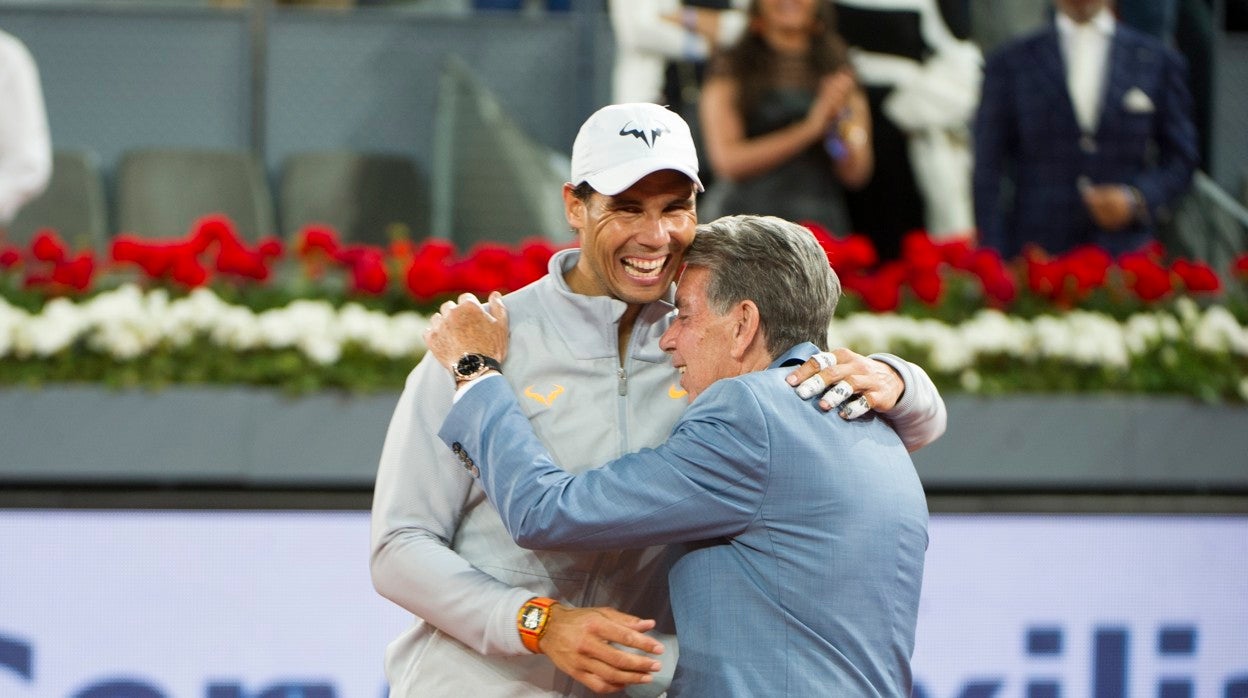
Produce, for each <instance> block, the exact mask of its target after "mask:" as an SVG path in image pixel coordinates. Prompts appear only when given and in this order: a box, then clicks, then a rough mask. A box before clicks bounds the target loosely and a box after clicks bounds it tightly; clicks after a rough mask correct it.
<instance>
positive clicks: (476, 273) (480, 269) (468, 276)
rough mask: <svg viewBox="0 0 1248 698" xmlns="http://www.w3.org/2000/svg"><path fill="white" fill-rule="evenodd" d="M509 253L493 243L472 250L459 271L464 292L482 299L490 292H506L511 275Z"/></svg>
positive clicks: (482, 244) (479, 245) (480, 245)
mask: <svg viewBox="0 0 1248 698" xmlns="http://www.w3.org/2000/svg"><path fill="white" fill-rule="evenodd" d="M512 261H513V257H512V254H511V251H510V250H508V249H507V248H506V247H503V246H502V245H498V244H495V243H488V242H485V243H480V244H478V245H477V246H476V247H474V248H473V249H472V252H470V253H469V255H468V258H467V259H466V260H464V266H463V268H462V269H461V270H460V273H461V274H462V276H461V277H460V279H461V281H462V282H463V283H464V289H463V290H464V291H466V292H468V293H475V294H476V295H477V296H478V297H480V298H484V297H486V296H488V295H489V294H490V292H491V291H506V290H509V289H508V288H507V281H508V278H509V277H510V275H511V266H512Z"/></svg>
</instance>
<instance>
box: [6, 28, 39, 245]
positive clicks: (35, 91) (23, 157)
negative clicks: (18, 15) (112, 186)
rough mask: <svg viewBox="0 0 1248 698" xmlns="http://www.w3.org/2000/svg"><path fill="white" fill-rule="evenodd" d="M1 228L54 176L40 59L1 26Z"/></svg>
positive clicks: (37, 194)
mask: <svg viewBox="0 0 1248 698" xmlns="http://www.w3.org/2000/svg"><path fill="white" fill-rule="evenodd" d="M0 105H3V107H2V108H0V232H3V231H4V229H5V228H7V227H8V225H9V223H10V222H12V220H13V217H14V216H16V215H17V212H18V210H19V209H21V207H22V206H23V205H25V204H26V202H28V201H30V200H31V199H33V198H35V197H36V196H39V194H41V193H43V190H44V188H46V187H47V186H48V178H49V177H51V175H52V140H51V137H50V136H49V135H48V118H47V114H46V113H45V112H44V107H43V91H42V90H41V89H40V87H39V70H38V68H37V67H36V66H35V59H34V57H32V56H31V55H30V51H28V50H26V46H25V44H23V43H22V42H21V41H19V40H18V39H17V37H15V36H13V35H11V34H7V33H5V32H4V31H2V30H0Z"/></svg>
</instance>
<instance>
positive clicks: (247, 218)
mask: <svg viewBox="0 0 1248 698" xmlns="http://www.w3.org/2000/svg"><path fill="white" fill-rule="evenodd" d="M214 213H220V214H225V215H226V216H228V217H229V218H230V219H231V220H232V221H233V222H234V224H235V225H237V226H238V232H239V235H241V236H242V237H243V238H245V239H249V240H256V239H258V238H260V237H263V236H266V235H273V234H275V233H276V232H277V225H276V223H275V221H274V215H273V198H272V194H271V192H270V190H269V184H268V179H267V178H266V176H265V172H264V168H263V166H262V165H261V164H260V161H259V159H258V158H257V157H256V156H255V155H254V154H253V153H251V152H250V151H247V150H206V149H193V148H163V149H140V150H132V151H129V152H127V153H126V154H125V155H124V156H123V157H122V159H121V164H120V165H119V166H118V168H117V231H118V232H122V233H131V234H135V235H140V236H146V237H159V238H164V237H177V236H180V235H184V234H186V232H187V231H188V230H189V229H190V228H191V225H192V224H193V223H194V222H195V221H196V220H198V219H199V218H201V217H203V216H205V215H208V214H214Z"/></svg>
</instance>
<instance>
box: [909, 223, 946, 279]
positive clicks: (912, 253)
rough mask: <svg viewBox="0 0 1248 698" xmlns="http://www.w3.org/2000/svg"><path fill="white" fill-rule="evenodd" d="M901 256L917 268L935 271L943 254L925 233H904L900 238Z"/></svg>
mask: <svg viewBox="0 0 1248 698" xmlns="http://www.w3.org/2000/svg"><path fill="white" fill-rule="evenodd" d="M901 258H902V259H904V260H906V261H907V262H909V263H910V264H911V266H913V267H915V268H917V269H924V270H929V269H930V270H932V271H935V269H936V267H937V266H939V265H940V262H941V261H942V258H943V255H941V252H940V248H938V247H936V244H935V243H934V242H932V239H931V238H930V237H928V236H927V234H926V233H921V232H911V233H906V235H905V237H903V238H902V239H901Z"/></svg>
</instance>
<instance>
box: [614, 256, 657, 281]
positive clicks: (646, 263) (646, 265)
mask: <svg viewBox="0 0 1248 698" xmlns="http://www.w3.org/2000/svg"><path fill="white" fill-rule="evenodd" d="M623 261H624V267H625V268H627V269H628V270H629V271H630V272H635V275H636V276H640V277H656V276H658V275H659V273H660V272H662V271H663V265H664V263H666V262H667V258H666V257H663V258H660V259H641V258H640V257H628V258H626V259H624V260H623Z"/></svg>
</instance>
